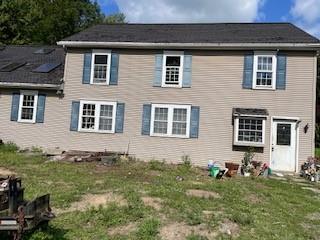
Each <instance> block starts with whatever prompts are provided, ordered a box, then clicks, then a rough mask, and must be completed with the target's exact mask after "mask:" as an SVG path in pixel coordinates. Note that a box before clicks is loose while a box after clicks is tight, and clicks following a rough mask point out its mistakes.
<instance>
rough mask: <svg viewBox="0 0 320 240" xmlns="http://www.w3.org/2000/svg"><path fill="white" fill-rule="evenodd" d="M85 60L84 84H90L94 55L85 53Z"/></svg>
mask: <svg viewBox="0 0 320 240" xmlns="http://www.w3.org/2000/svg"><path fill="white" fill-rule="evenodd" d="M83 59H84V60H83V75H82V83H83V84H90V78H91V61H92V53H85V54H84V58H83Z"/></svg>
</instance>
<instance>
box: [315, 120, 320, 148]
mask: <svg viewBox="0 0 320 240" xmlns="http://www.w3.org/2000/svg"><path fill="white" fill-rule="evenodd" d="M315 131H316V136H315V141H316V143H315V144H316V147H317V148H318V147H320V123H317V124H316V129H315Z"/></svg>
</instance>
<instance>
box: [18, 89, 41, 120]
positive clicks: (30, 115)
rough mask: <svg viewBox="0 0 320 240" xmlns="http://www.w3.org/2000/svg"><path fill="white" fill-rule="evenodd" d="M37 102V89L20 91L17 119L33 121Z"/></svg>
mask: <svg viewBox="0 0 320 240" xmlns="http://www.w3.org/2000/svg"><path fill="white" fill-rule="evenodd" d="M37 103H38V92H37V91H21V92H20V103H19V116H18V121H19V122H29V123H35V121H36V112H37Z"/></svg>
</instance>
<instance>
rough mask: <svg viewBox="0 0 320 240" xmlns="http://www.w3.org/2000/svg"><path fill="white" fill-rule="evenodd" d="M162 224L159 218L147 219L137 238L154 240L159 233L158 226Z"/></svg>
mask: <svg viewBox="0 0 320 240" xmlns="http://www.w3.org/2000/svg"><path fill="white" fill-rule="evenodd" d="M159 226H160V222H159V220H157V219H154V218H151V219H147V220H145V221H144V222H143V223H142V224H141V225H140V226H139V229H138V231H137V234H136V235H137V239H139V240H148V239H150V240H154V239H156V236H157V234H158V232H159V231H158V228H159Z"/></svg>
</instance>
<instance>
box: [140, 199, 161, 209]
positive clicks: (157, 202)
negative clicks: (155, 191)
mask: <svg viewBox="0 0 320 240" xmlns="http://www.w3.org/2000/svg"><path fill="white" fill-rule="evenodd" d="M141 200H142V202H143V203H144V205H146V206H148V207H152V208H154V209H155V210H157V211H159V210H161V208H162V205H161V204H162V202H163V201H162V199H161V198H156V197H148V196H145V197H142V198H141Z"/></svg>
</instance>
